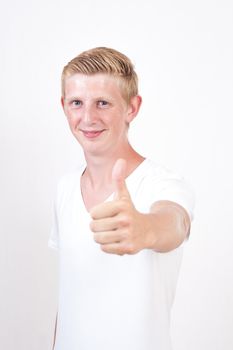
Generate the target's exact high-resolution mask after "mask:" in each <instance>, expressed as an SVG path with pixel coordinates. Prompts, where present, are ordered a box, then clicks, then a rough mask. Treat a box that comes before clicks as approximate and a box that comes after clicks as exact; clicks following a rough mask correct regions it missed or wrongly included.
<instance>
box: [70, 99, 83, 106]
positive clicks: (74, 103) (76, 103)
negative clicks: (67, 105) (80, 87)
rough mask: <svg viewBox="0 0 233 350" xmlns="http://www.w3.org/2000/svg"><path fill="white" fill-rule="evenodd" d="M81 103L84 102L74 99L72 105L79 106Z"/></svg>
mask: <svg viewBox="0 0 233 350" xmlns="http://www.w3.org/2000/svg"><path fill="white" fill-rule="evenodd" d="M81 104H82V102H81V101H79V100H74V101H72V105H73V106H75V107H79V106H81Z"/></svg>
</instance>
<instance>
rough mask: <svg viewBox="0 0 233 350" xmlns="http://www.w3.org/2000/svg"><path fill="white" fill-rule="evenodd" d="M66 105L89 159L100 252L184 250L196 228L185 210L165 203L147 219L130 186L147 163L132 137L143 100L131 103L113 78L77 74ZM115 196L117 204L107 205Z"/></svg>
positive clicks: (87, 176) (89, 202)
mask: <svg viewBox="0 0 233 350" xmlns="http://www.w3.org/2000/svg"><path fill="white" fill-rule="evenodd" d="M61 102H62V106H63V109H64V112H65V114H66V116H67V120H68V123H69V126H70V129H71V132H72V133H73V135H74V136H75V138H76V139H77V141H78V142H79V143H80V145H81V147H82V148H83V151H84V155H85V158H86V162H87V168H86V171H85V172H84V174H83V176H82V179H81V190H82V195H83V200H84V203H85V206H86V208H87V210H88V211H89V213H90V216H91V218H92V220H91V222H90V228H91V230H92V232H93V238H94V240H95V241H96V243H98V244H99V245H100V248H101V249H102V250H103V251H104V252H106V253H111V254H118V255H123V254H135V253H137V252H139V251H140V250H142V249H153V250H155V251H158V252H167V251H170V250H172V249H174V248H176V247H178V246H179V245H180V244H181V243H182V242H183V240H184V239H185V238H186V237H187V234H188V232H189V229H190V220H189V216H188V214H187V212H186V211H185V209H184V208H182V207H181V206H179V205H178V204H176V203H173V202H170V201H160V202H156V203H153V204H152V206H151V211H150V213H148V214H142V213H140V212H138V211H137V210H136V208H135V207H134V204H133V202H132V200H131V197H130V194H129V192H128V189H127V186H126V183H125V179H126V178H127V176H128V175H129V174H130V173H131V172H132V171H133V170H134V169H135V168H136V167H137V166H138V165H139V164H140V163H141V162H142V161H143V160H144V158H143V157H142V156H141V155H139V154H138V153H137V152H136V151H135V150H134V149H133V148H132V147H131V145H130V144H129V141H128V137H127V130H128V125H129V124H130V123H131V122H132V120H133V119H134V118H135V117H136V115H137V113H138V111H139V109H140V105H141V97H140V96H134V97H133V98H132V99H131V101H130V102H129V103H126V101H125V100H124V98H123V95H122V92H121V89H120V84H119V81H118V80H117V79H116V78H115V77H113V76H110V75H107V74H94V75H83V74H75V75H73V76H71V77H69V78H68V79H66V81H65V96H64V97H62V100H61ZM112 193H114V200H113V201H111V202H109V201H108V202H104V201H105V200H106V198H108V197H109V195H110V194H112Z"/></svg>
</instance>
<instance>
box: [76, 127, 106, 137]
mask: <svg viewBox="0 0 233 350" xmlns="http://www.w3.org/2000/svg"><path fill="white" fill-rule="evenodd" d="M81 131H82V133H83V135H84V136H85V137H87V138H88V139H94V138H96V137H98V136H99V135H100V134H102V132H104V129H103V130H81Z"/></svg>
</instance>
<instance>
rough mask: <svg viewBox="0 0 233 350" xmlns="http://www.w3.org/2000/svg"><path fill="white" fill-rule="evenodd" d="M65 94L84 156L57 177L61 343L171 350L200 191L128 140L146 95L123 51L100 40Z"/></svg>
mask: <svg viewBox="0 0 233 350" xmlns="http://www.w3.org/2000/svg"><path fill="white" fill-rule="evenodd" d="M61 102H62V107H63V109H64V112H65V115H66V117H67V120H68V123H69V126H70V129H71V132H72V133H73V135H74V137H75V138H76V139H77V141H78V142H79V144H80V145H81V147H82V148H83V152H84V155H85V159H86V164H84V166H83V167H81V168H80V169H78V170H77V171H74V172H71V173H69V174H67V175H65V176H64V177H63V178H62V179H61V180H60V182H59V184H58V191H57V198H56V202H55V219H54V225H53V229H52V233H51V238H50V246H51V247H53V248H56V249H59V253H60V294H59V305H58V316H57V331H56V342H55V350H169V349H171V344H170V336H169V317H170V309H171V306H172V302H173V298H174V292H175V287H176V281H177V277H178V271H179V267H180V261H181V253H182V248H181V244H182V242H183V241H184V240H185V239H186V238H187V236H188V234H189V232H190V221H191V220H190V218H191V217H192V210H193V197H192V193H191V192H190V189H189V188H188V186H187V185H186V184H185V182H184V181H183V180H182V178H181V177H179V176H178V175H176V174H174V173H172V172H171V171H168V170H167V169H165V168H164V167H162V166H160V165H158V164H156V163H154V162H152V161H151V160H148V159H146V158H144V157H143V156H142V155H140V154H138V153H137V152H136V150H134V149H133V147H132V146H131V145H130V143H129V141H128V137H127V132H128V128H129V124H130V123H131V121H132V120H133V119H134V118H135V117H136V115H137V113H138V111H139V109H140V105H141V97H140V96H139V95H138V86H137V75H136V73H135V71H134V68H133V65H132V63H131V61H130V60H129V59H128V58H127V57H126V56H125V55H123V54H122V53H120V52H118V51H116V50H113V49H109V48H103V47H100V48H95V49H91V50H89V51H86V52H83V53H81V54H80V55H78V56H77V57H75V58H74V59H73V60H72V61H71V62H69V63H68V64H67V66H66V67H65V68H64V70H63V74H62V98H61Z"/></svg>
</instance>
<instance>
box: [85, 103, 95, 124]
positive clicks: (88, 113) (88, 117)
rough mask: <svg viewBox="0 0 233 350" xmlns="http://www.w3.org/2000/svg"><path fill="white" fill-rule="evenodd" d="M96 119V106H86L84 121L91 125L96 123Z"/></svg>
mask: <svg viewBox="0 0 233 350" xmlns="http://www.w3.org/2000/svg"><path fill="white" fill-rule="evenodd" d="M96 120H97V116H96V112H95V111H94V108H93V107H92V106H85V108H84V109H83V115H82V121H83V122H84V123H85V124H87V125H91V124H94V123H95V122H96Z"/></svg>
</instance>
